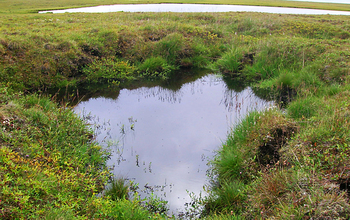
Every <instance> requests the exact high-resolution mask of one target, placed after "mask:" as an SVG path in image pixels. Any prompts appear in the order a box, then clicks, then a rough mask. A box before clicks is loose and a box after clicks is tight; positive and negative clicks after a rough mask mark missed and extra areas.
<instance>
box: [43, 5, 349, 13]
mask: <svg viewBox="0 0 350 220" xmlns="http://www.w3.org/2000/svg"><path fill="white" fill-rule="evenodd" d="M48 12H49V13H75V12H87V13H103V12H265V13H278V14H313V15H324V14H330V15H350V12H349V11H331V10H319V9H304V8H283V7H266V6H247V5H212V4H129V5H122V4H121V5H101V6H96V7H85V8H73V9H65V10H51V11H41V12H39V13H48Z"/></svg>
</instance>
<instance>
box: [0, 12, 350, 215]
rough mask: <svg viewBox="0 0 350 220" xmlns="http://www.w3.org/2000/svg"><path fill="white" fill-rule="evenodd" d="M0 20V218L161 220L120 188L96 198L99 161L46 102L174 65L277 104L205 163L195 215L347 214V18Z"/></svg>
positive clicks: (99, 153) (87, 141) (79, 127)
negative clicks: (204, 191)
mask: <svg viewBox="0 0 350 220" xmlns="http://www.w3.org/2000/svg"><path fill="white" fill-rule="evenodd" d="M1 19H2V24H1V27H0V55H1V56H0V88H1V89H0V92H1V93H0V119H1V130H0V135H1V136H0V137H1V139H0V154H1V156H0V177H1V178H0V179H1V183H0V184H1V191H0V200H1V201H0V217H1V218H4V219H21V218H32V219H45V218H46V219H55V218H57V219H58V218H60V217H63V218H64V219H74V218H88V219H93V218H96V219H99V218H101V219H118V218H125V219H130V218H133V219H146V218H165V216H162V215H160V214H155V213H157V211H156V212H155V213H154V212H150V211H148V210H147V206H148V205H147V203H142V202H141V201H139V200H137V199H136V200H130V199H128V198H127V196H122V198H121V196H119V197H118V196H117V198H116V197H114V195H116V194H118V193H119V191H120V190H119V189H121V191H124V192H125V190H127V189H126V188H124V186H123V184H120V182H119V181H116V182H115V184H114V185H115V186H116V187H112V189H113V190H112V191H115V193H112V194H108V193H107V194H105V195H104V196H101V197H100V196H96V195H97V194H98V193H99V192H101V190H102V189H103V187H104V185H105V184H106V183H107V179H108V169H107V168H106V167H104V162H105V160H106V159H107V157H108V152H105V151H103V150H102V149H101V148H100V147H98V145H97V144H96V143H94V142H93V140H92V139H91V137H92V135H91V133H92V132H91V131H89V130H88V129H87V127H86V125H85V124H84V123H83V122H82V121H81V119H79V118H77V116H76V115H74V114H73V113H72V111H71V110H70V109H69V108H67V107H65V105H57V104H54V103H57V102H56V101H57V100H56V99H55V97H51V96H48V97H50V98H48V97H46V95H44V94H47V92H49V91H50V92H52V94H55V92H57V91H59V90H61V91H62V90H66V89H67V91H68V88H72V89H78V90H79V92H80V94H81V93H82V92H83V91H82V90H93V91H96V90H95V89H96V88H98V86H102V85H103V86H105V87H109V88H112V89H114V90H118V89H120V88H123V87H128V86H132V85H133V84H134V83H135V82H137V81H142V80H149V81H152V80H166V79H167V78H170V77H173V76H174V75H175V74H176V71H175V70H177V69H185V68H186V69H190V68H207V69H211V70H212V71H215V72H219V73H222V74H224V76H225V77H228V78H233V79H236V80H237V82H238V83H240V84H247V85H251V86H252V87H253V89H254V91H255V92H256V94H258V95H259V96H261V97H264V98H268V99H274V100H276V101H278V103H279V104H280V106H282V107H284V108H283V109H282V110H281V109H279V108H273V109H269V110H266V111H265V112H262V113H252V114H251V115H249V116H248V117H247V118H246V119H245V120H243V121H242V123H241V124H240V125H238V126H237V127H236V128H235V129H234V130H233V131H232V133H231V134H230V135H229V137H228V140H227V142H226V143H225V144H224V145H223V147H222V148H221V149H220V150H219V152H218V155H217V158H216V159H215V160H214V161H213V162H212V173H213V176H215V177H216V178H215V179H214V181H213V185H212V186H210V187H209V188H208V189H209V196H208V197H207V198H201V199H199V200H200V201H198V202H200V203H202V204H204V205H205V211H204V213H203V215H207V216H206V218H208V219H226V218H227V219H229V218H237V219H241V218H242V219H243V218H245V219H254V218H278V219H289V218H291V219H300V218H330V219H334V218H339V219H342V218H343V219H347V218H348V217H349V213H350V211H349V210H350V208H349V200H348V199H349V198H348V197H349V194H348V193H347V191H346V190H347V189H348V187H349V182H350V181H349V176H350V171H349V170H350V164H349V148H348V146H349V137H350V136H349V120H348V117H349V110H350V102H349V98H348V97H349V88H350V81H349V65H350V52H349V48H350V47H349V37H350V32H349V31H350V18H349V17H345V16H329V15H325V16H309V15H305V16H301V15H275V14H262V13H184V14H178V13H159V14H155V13H110V14H97V15H96V14H45V15H42V14H40V15H39V14H17V15H5V14H3V15H1ZM243 82H244V83H243ZM93 91H92V92H93ZM45 92H46V93H45ZM74 94H77V92H75V93H74ZM118 184H119V186H118ZM112 185H113V184H112ZM120 185H122V186H121V187H120ZM122 195H125V193H124V194H122ZM141 204H144V205H143V206H141ZM155 204H157V202H155ZM158 205H159V204H158ZM152 209H153V207H152V208H149V210H152Z"/></svg>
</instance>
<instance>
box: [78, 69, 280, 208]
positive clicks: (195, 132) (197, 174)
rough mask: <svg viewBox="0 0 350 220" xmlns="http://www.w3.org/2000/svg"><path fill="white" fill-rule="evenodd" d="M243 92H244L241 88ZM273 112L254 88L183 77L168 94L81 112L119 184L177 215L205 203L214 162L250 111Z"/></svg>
mask: <svg viewBox="0 0 350 220" xmlns="http://www.w3.org/2000/svg"><path fill="white" fill-rule="evenodd" d="M237 85H238V87H237ZM271 105H273V102H271V101H265V100H263V99H261V98H259V97H257V96H256V95H255V94H254V92H253V91H252V89H251V88H249V87H247V88H244V87H242V86H241V85H240V84H239V83H236V84H235V83H234V82H232V81H229V80H224V79H223V78H222V77H221V76H219V75H214V74H209V75H203V74H202V75H199V76H191V77H184V78H182V79H180V80H179V79H178V80H176V81H172V82H169V83H167V84H165V85H162V86H153V87H139V88H135V89H123V90H121V91H116V92H115V93H114V94H113V93H109V94H108V95H106V96H103V95H97V96H96V97H94V98H89V99H88V100H85V101H82V102H80V103H79V104H78V105H77V106H76V108H75V112H77V113H78V114H80V115H82V116H84V117H85V118H86V119H88V121H89V122H90V123H91V124H92V126H93V127H95V129H96V132H97V133H96V140H97V141H98V142H99V143H100V144H101V145H103V146H105V147H109V148H110V149H111V150H112V151H113V154H112V157H111V158H110V160H109V161H108V165H109V166H114V174H115V175H116V176H122V177H126V178H128V179H130V180H133V181H134V182H135V183H138V184H139V187H140V189H139V192H140V194H141V196H146V195H147V194H150V193H154V194H155V195H157V196H158V197H161V198H162V199H164V200H167V201H169V206H170V209H171V211H172V212H173V213H179V212H181V211H183V210H184V204H185V203H189V202H190V201H191V199H190V197H189V195H188V192H193V193H195V194H196V195H199V193H200V192H201V191H203V186H204V185H205V184H206V183H207V181H208V178H207V175H206V174H207V171H208V168H209V167H208V165H207V163H208V161H209V160H210V159H213V157H214V155H215V151H216V150H218V149H219V147H220V146H221V144H222V143H223V142H224V141H225V140H226V137H227V134H228V133H229V132H230V131H231V129H233V127H234V126H235V125H236V124H237V123H239V121H240V120H241V119H242V118H243V117H244V116H246V115H247V114H248V112H250V111H255V110H257V111H260V110H263V109H266V108H267V107H269V106H271Z"/></svg>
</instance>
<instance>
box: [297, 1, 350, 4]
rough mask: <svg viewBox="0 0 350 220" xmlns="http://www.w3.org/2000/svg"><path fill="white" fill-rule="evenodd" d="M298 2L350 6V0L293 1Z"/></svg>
mask: <svg viewBox="0 0 350 220" xmlns="http://www.w3.org/2000/svg"><path fill="white" fill-rule="evenodd" d="M293 1H298V2H321V3H340V4H350V0H334V1H330V0H293Z"/></svg>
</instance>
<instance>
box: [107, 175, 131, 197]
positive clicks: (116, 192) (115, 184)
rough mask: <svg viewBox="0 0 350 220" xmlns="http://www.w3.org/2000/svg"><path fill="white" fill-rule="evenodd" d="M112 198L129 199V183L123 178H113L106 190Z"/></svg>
mask: <svg viewBox="0 0 350 220" xmlns="http://www.w3.org/2000/svg"><path fill="white" fill-rule="evenodd" d="M104 195H105V196H109V197H110V198H111V199H112V200H114V201H116V200H118V199H129V185H128V184H127V183H126V180H125V179H123V178H113V179H112V181H111V183H110V184H109V186H108V188H107V189H106V190H105V192H104Z"/></svg>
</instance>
